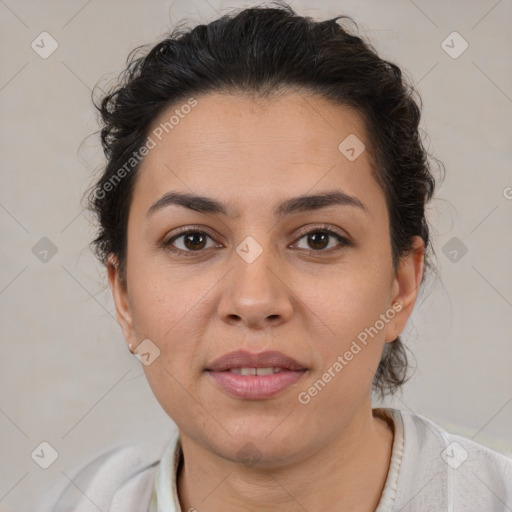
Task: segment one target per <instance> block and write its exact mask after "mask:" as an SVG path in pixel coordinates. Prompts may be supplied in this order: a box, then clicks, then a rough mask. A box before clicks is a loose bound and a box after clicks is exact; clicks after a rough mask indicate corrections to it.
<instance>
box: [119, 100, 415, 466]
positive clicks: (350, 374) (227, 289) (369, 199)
mask: <svg viewBox="0 0 512 512" xmlns="http://www.w3.org/2000/svg"><path fill="white" fill-rule="evenodd" d="M175 110H178V111H180V105H174V106H172V108H169V109H168V110H167V111H166V112H164V113H163V114H162V115H161V116H160V118H159V119H158V120H157V121H156V122H155V123H154V125H153V126H152V129H151V131H150V134H149V135H150V136H151V137H152V139H153V140H154V142H155V143H156V145H155V147H154V148H153V149H151V150H150V151H149V153H148V154H147V156H146V157H145V159H144V161H143V163H142V165H141V168H140V169H139V175H138V179H137V182H136V184H135V187H134V193H133V199H132V203H131V207H130V212H129V220H128V242H127V261H126V276H127V280H126V287H124V286H123V284H122V282H121V281H120V280H119V279H118V277H119V276H118V274H117V270H116V268H115V266H114V265H110V266H109V277H110V282H111V285H112V288H113V291H114V298H115V303H116V308H117V313H118V318H119V320H120V324H121V326H122V328H123V332H124V334H125V337H126V340H127V342H128V343H131V344H133V346H134V347H136V346H137V345H139V344H140V343H141V342H143V340H150V341H145V342H144V343H145V345H141V347H143V350H142V352H144V354H145V355H144V356H142V361H143V362H144V363H149V364H145V365H144V366H143V368H144V371H145V373H146V376H147V379H148V381H149V384H150V386H151V388H152V390H153V392H154V394H155V396H156V398H157V399H158V401H159V402H160V404H161V405H162V407H163V408H164V410H165V411H166V412H167V413H168V414H169V416H170V417H171V418H172V419H173V420H174V421H175V422H176V424H177V425H178V427H179V429H180V431H181V433H182V435H186V436H188V438H190V439H193V440H194V442H195V443H197V444H198V445H200V446H201V447H202V448H204V449H207V450H209V451H211V452H214V453H216V454H218V455H219V456H221V457H223V458H225V459H228V460H233V461H237V460H240V458H241V457H243V456H245V455H247V454H245V453H244V450H245V451H247V450H248V448H247V447H250V450H249V451H251V450H252V451H254V452H256V453H257V457H258V458H259V459H260V464H267V465H268V466H271V465H273V464H280V463H284V462H285V461H288V462H292V461H296V460H300V459H304V458H305V457H307V456H308V455H310V454H312V453H314V452H315V451H316V450H318V449H319V448H320V447H321V446H322V445H325V444H326V443H327V442H328V441H329V440H331V439H332V438H333V437H334V436H336V435H338V434H339V433H340V432H342V431H344V429H347V428H348V427H349V426H350V425H354V424H355V423H354V422H357V421H362V420H361V418H365V419H366V418H368V417H369V416H368V414H369V411H370V407H371V402H370V396H371V395H370V390H371V383H372V379H373V377H374V374H375V371H376V369H377V367H378V364H379V360H380V358H381V354H382V350H383V348H384V345H385V343H387V342H391V341H392V340H394V339H395V338H396V337H397V335H398V334H399V333H400V332H401V331H402V330H403V328H404V326H405V324H406V322H407V318H408V317H409V315H410V313H411V310H412V307H413V304H414V300H415V298H416V290H417V287H418V284H419V280H420V278H421V272H422V250H423V247H422V244H421V243H419V241H418V240H419V239H418V240H416V242H418V243H417V251H416V252H415V253H413V254H412V255H411V256H409V257H407V258H405V259H404V260H403V262H402V265H401V267H400V269H399V271H398V273H395V272H394V271H393V268H392V256H391V254H392V253H391V245H390V234H389V218H388V211H387V207H386V201H385V196H384V193H383V191H382V190H381V189H380V188H379V186H378V184H377V182H376V181H375V179H374V178H373V176H372V173H371V159H370V154H369V152H370V151H369V148H370V143H369V141H368V139H367V135H366V132H365V128H364V124H363V122H362V118H361V117H360V116H359V114H358V113H357V112H355V111H354V110H351V109H349V108H344V107H341V106H337V105H334V104H332V103H330V102H328V101H327V100H325V99H323V98H320V97H318V96H304V95H299V94H291V93H290V94H289V95H287V96H282V97H280V98H275V99H273V100H272V101H271V102H268V103H265V104H264V103H256V102H255V101H254V100H253V99H250V98H249V97H245V96H234V95H220V94H208V95H205V96H200V97H197V104H196V106H194V107H193V108H191V109H182V110H181V112H185V111H186V112H188V113H187V114H186V115H185V114H183V113H182V114H181V116H179V122H176V120H174V123H173V124H172V127H170V126H171V125H169V124H168V125H167V130H165V129H164V130H163V129H162V128H161V127H160V129H158V127H159V125H160V123H163V122H166V121H169V118H170V117H171V115H173V114H174V112H175ZM189 110H190V111H189ZM176 119H178V118H176ZM166 131H167V133H166ZM152 133H153V134H152ZM155 134H159V136H158V137H157V136H155ZM347 137H349V139H347V140H346V141H345V139H346V138H347ZM356 137H357V138H356ZM159 139H161V140H159ZM344 141H345V142H344ZM340 144H341V146H340ZM362 144H364V145H365V146H366V149H363V146H362ZM151 145H153V144H151ZM358 153H360V154H358ZM171 192H174V193H179V194H187V195H189V196H201V197H203V198H208V200H209V201H212V202H215V203H216V204H219V205H222V206H223V209H224V210H225V211H224V212H223V213H220V212H219V211H217V210H220V209H219V208H200V207H198V209H199V210H201V211H197V210H194V209H192V208H189V207H187V206H186V205H185V204H184V203H183V202H182V204H181V205H180V204H176V203H174V202H172V201H161V202H160V203H159V206H157V207H155V208H151V207H152V206H153V205H155V203H157V201H159V200H160V199H161V198H162V197H164V196H165V195H166V194H169V193H171ZM328 193H329V194H339V195H338V196H337V199H338V201H330V202H329V201H324V202H323V201H322V200H321V198H316V199H315V200H311V201H307V200H303V201H297V200H296V198H298V197H302V198H307V197H309V196H318V195H322V194H328ZM333 197H334V196H333ZM282 205H284V206H283V207H281V208H280V206H282ZM203 206H205V204H204V203H203ZM206 206H208V205H206ZM196 207H197V206H195V208H196ZM183 228H194V229H196V230H198V231H200V233H199V234H196V235H188V236H187V235H183V234H182V233H180V232H179V230H182V229H183ZM327 230H329V231H332V232H333V233H326V231H327ZM307 233H310V234H309V235H308V234H307ZM180 235H181V236H180ZM338 236H339V237H340V238H338ZM175 251H178V252H175ZM179 251H182V252H179ZM114 263H115V261H114ZM395 302H397V303H398V304H395V307H394V308H393V303H395ZM365 333H366V336H365ZM363 340H365V342H363ZM354 343H355V344H354ZM358 348H359V350H358ZM239 349H243V350H246V351H248V352H250V353H257V354H259V353H262V352H265V351H278V352H281V353H282V354H284V355H286V356H288V357H291V358H293V359H295V360H296V361H297V362H298V363H299V364H300V367H301V368H302V370H301V371H295V372H292V371H290V370H283V371H286V372H288V373H286V374H284V376H283V375H281V376H280V377H278V378H275V376H258V375H256V376H255V375H249V376H244V375H234V376H233V373H232V372H230V376H226V375H220V376H219V375H218V374H217V377H218V378H213V374H214V372H211V371H208V369H211V367H212V363H213V362H214V361H215V360H216V359H218V358H219V357H220V356H223V355H225V354H227V353H229V352H232V351H235V350H239ZM336 363H338V364H336ZM218 373H221V372H218ZM260 378H261V379H266V381H265V382H266V383H267V384H266V385H268V386H274V385H277V384H276V382H281V383H282V382H287V383H288V385H287V386H285V387H284V388H282V389H281V388H277V389H278V390H277V391H276V388H272V389H273V393H268V392H267V393H266V394H265V390H263V391H262V389H261V388H262V384H261V383H263V381H260V384H258V383H257V382H256V384H250V385H254V386H255V387H254V388H253V394H251V393H250V392H249V391H247V392H242V391H240V389H242V387H243V384H241V382H242V380H243V381H244V382H246V383H247V382H249V379H250V380H251V382H255V379H260ZM279 379H281V380H279ZM221 381H222V382H226V381H229V382H231V383H232V386H234V388H235V391H233V388H226V387H224V386H223V385H221V384H220V383H219V382H221ZM315 383H316V384H315ZM263 387H265V386H263ZM236 389H238V390H239V391H238V392H237V391H236ZM265 389H267V388H265ZM315 390H316V391H315ZM267 391H268V390H267ZM244 393H245V394H244ZM247 443H250V444H247Z"/></svg>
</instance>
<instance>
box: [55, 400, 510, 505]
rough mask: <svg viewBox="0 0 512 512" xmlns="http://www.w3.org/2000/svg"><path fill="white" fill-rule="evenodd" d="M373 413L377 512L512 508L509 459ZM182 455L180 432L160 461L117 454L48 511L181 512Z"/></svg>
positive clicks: (408, 418) (416, 421)
mask: <svg viewBox="0 0 512 512" xmlns="http://www.w3.org/2000/svg"><path fill="white" fill-rule="evenodd" d="M374 411H375V412H376V414H379V415H382V416H385V417H387V418H389V419H390V420H391V421H392V423H393V426H394V440H393V449H392V454H391V462H390V466H389V470H388V474H387V477H386V483H385V486H384V490H383V492H382V495H381V498H380V501H379V505H378V507H377V509H376V510H375V512H398V511H400V512H511V511H512V459H510V458H508V457H506V456H504V455H502V454H500V453H498V452H495V451H493V450H491V449H489V448H486V447H484V446H483V445H480V444H478V443H476V442H474V441H472V440H470V439H467V438H465V437H461V436H458V435H454V434H450V433H448V432H446V431H445V430H444V429H442V428H441V427H440V426H439V425H437V424H436V423H434V422H432V421H431V420H429V419H427V418H425V417H423V416H420V415H418V414H414V413H411V412H408V411H401V410H398V409H391V408H376V409H374ZM181 457H182V451H181V443H180V438H179V435H178V434H176V435H175V436H173V438H172V439H171V440H170V442H169V443H168V444H167V446H166V447H165V449H164V451H163V454H162V456H161V457H160V459H158V458H155V457H153V458H149V460H148V457H147V456H146V457H145V453H144V451H143V450H142V449H141V448H140V447H135V446H128V447H123V448H120V449H117V450H115V451H114V452H113V453H111V454H109V456H108V457H107V458H106V459H104V460H103V461H102V464H101V465H100V467H99V469H98V471H97V472H96V473H95V474H94V476H93V478H92V479H91V481H90V482H89V484H88V485H87V486H86V487H87V488H86V490H85V491H84V494H83V495H81V496H79V498H78V501H77V502H76V503H74V502H73V503H72V499H71V498H68V499H63V496H61V499H59V500H58V501H57V503H55V505H54V506H53V508H49V509H48V510H51V511H52V512H70V511H73V512H97V511H98V508H99V509H100V510H103V511H105V512H106V511H109V512H186V511H182V510H181V508H180V503H179V499H178V491H177V481H176V476H177V469H178V465H179V464H180V460H181ZM73 481H75V479H73ZM71 485H72V484H70V485H69V486H68V487H71ZM82 489H83V487H82ZM64 494H65V493H64ZM80 494H81V493H80ZM45 510H46V509H45Z"/></svg>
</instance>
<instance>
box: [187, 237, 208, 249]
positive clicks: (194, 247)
mask: <svg viewBox="0 0 512 512" xmlns="http://www.w3.org/2000/svg"><path fill="white" fill-rule="evenodd" d="M194 237H197V238H203V239H204V236H203V235H202V234H201V233H189V234H188V235H186V236H185V246H186V247H187V249H197V247H196V244H197V243H199V244H200V243H201V242H197V240H196V241H195V242H194ZM191 241H192V247H190V244H189V242H191ZM203 244H204V240H203Z"/></svg>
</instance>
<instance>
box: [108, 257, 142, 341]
mask: <svg viewBox="0 0 512 512" xmlns="http://www.w3.org/2000/svg"><path fill="white" fill-rule="evenodd" d="M107 273H108V281H109V284H110V289H111V291H112V296H113V298H114V304H115V307H116V316H117V321H118V323H119V326H120V327H121V330H122V331H123V334H124V337H125V339H126V343H127V344H128V345H130V344H133V345H134V346H136V345H137V343H136V337H135V331H134V329H133V319H132V312H131V308H130V302H129V300H128V288H127V285H126V282H125V281H124V279H123V278H122V276H121V273H120V271H119V262H118V260H117V258H116V256H115V255H114V254H110V256H109V257H108V262H107Z"/></svg>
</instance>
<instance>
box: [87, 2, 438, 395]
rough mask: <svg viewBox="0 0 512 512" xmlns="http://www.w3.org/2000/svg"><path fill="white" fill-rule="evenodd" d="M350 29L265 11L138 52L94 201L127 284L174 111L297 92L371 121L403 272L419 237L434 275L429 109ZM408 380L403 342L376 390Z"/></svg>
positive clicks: (125, 80) (103, 107)
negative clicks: (146, 196) (231, 97)
mask: <svg viewBox="0 0 512 512" xmlns="http://www.w3.org/2000/svg"><path fill="white" fill-rule="evenodd" d="M340 19H341V20H343V21H345V20H348V21H349V22H352V23H354V22H353V20H352V19H351V18H349V17H347V16H337V17H335V18H333V19H329V20H326V21H315V20H313V19H311V18H309V17H302V16H299V15H297V13H296V12H295V11H294V10H293V9H292V8H291V7H289V6H286V5H285V6H282V5H280V6H278V7H261V6H260V7H254V8H248V9H244V10H240V11H237V12H233V13H231V14H228V15H224V16H222V17H220V18H219V19H217V20H215V21H212V22H211V23H208V24H206V25H205V24H201V25H197V26H195V27H193V28H182V27H179V26H177V27H176V28H175V29H174V30H173V31H172V32H171V33H170V34H169V35H167V36H166V37H165V38H164V39H163V40H161V41H160V42H159V43H158V44H156V45H154V46H153V47H150V48H149V50H148V48H147V47H148V46H149V45H143V46H139V47H137V48H135V49H134V50H133V51H132V52H130V54H129V56H128V58H127V66H126V67H125V69H124V71H123V72H122V73H121V75H120V76H119V78H118V80H117V81H116V83H115V85H114V86H112V87H111V88H110V89H109V91H108V92H107V93H105V94H104V96H103V97H102V99H101V102H100V103H99V104H96V103H95V107H96V108H97V109H98V111H99V114H100V116H101V123H102V124H101V143H102V147H103V151H104V153H105V156H106V159H107V164H106V166H105V168H104V169H103V172H102V175H101V177H100V178H99V179H98V180H97V182H96V183H95V184H94V185H93V186H92V187H91V188H90V190H89V191H88V198H87V207H88V208H89V210H91V211H92V212H93V213H94V214H95V215H96V217H97V219H98V221H99V233H98V234H97V237H96V238H95V240H94V241H93V242H92V244H93V246H94V247H93V250H94V252H95V254H96V255H97V257H98V258H99V260H100V261H101V262H102V263H103V264H107V261H108V257H109V255H111V254H113V255H115V257H116V259H117V261H118V265H119V271H120V275H121V278H123V276H125V260H126V243H127V220H128V212H129V208H130V203H131V198H132V193H133V188H134V183H135V179H136V176H137V170H138V168H139V167H140V161H141V159H140V158H138V159H136V158H134V155H136V154H138V150H139V148H141V147H142V146H143V145H144V142H145V141H146V139H147V136H148V131H149V129H150V126H151V125H152V123H153V122H154V120H155V119H156V118H157V117H158V116H159V114H160V113H161V112H162V111H163V110H164V109H167V108H169V106H170V105H172V104H176V103H177V102H179V101H184V100H186V99H187V98H190V97H191V95H200V94H207V93H211V92H221V93H226V94H248V95H251V96H254V97H257V98H269V97H271V96H272V95H275V94H278V93H280V92H286V91H290V90H294V91H295V90H296V91H304V92H308V93H314V94H317V95H321V96H323V97H324V98H326V99H329V100H331V101H332V102H334V103H336V104H340V105H346V106H349V107H352V108H354V109H355V110H356V111H358V112H359V113H360V114H361V116H362V118H363V119H364V122H365V126H366V128H367V131H368V134H369V139H370V145H371V150H372V152H371V154H372V156H373V158H374V160H375V162H376V163H377V164H378V165H374V168H372V173H373V175H374V178H375V179H376V181H377V183H378V184H379V186H380V187H381V189H382V190H383V193H384V195H385V198H386V203H387V208H388V212H389V219H390V240H391V248H392V261H393V267H394V269H395V271H396V270H397V268H398V265H399V262H400V259H401V258H402V257H403V256H404V255H406V254H407V253H408V252H410V251H411V249H412V237H414V236H415V235H419V236H420V237H421V238H422V239H423V241H424V243H425V259H424V264H425V269H428V268H430V263H429V252H431V251H432V244H431V241H430V238H429V226H428V223H427V221H426V216H425V206H426V204H427V202H428V201H430V199H431V198H432V196H433V192H434V187H435V179H434V177H433V175H432V173H431V167H430V160H431V157H430V156H429V155H428V153H427V151H426V149H425V147H424V145H423V143H422V140H421V137H420V131H419V121H420V108H421V99H420V98H419V96H418V94H417V92H416V91H415V89H414V88H413V87H412V86H411V85H410V84H409V83H408V81H407V80H406V79H405V77H404V76H403V73H402V71H401V70H400V68H399V67H398V66H397V65H396V64H393V63H391V62H388V61H386V60H383V59H382V58H380V57H379V56H378V55H377V52H376V51H375V49H374V48H373V46H372V45H371V44H370V43H369V42H368V41H366V40H365V39H363V38H362V37H359V36H357V35H355V34H353V33H350V32H349V31H348V30H347V29H346V28H343V27H342V26H341V24H340V23H338V20H340ZM354 26H356V27H357V25H356V24H355V23H354ZM140 51H141V52H142V54H141V55H138V52H140ZM93 102H94V100H93ZM127 162H130V166H128V167H127V165H126V163H127ZM121 170H124V172H120V171H121ZM121 178H122V179H121ZM424 277H425V275H424V276H422V282H423V279H424ZM124 278H125V277H124ZM407 370H408V359H407V354H406V351H405V345H404V344H403V343H402V341H401V340H400V337H397V338H396V340H394V342H392V343H390V344H389V343H388V344H386V348H385V349H384V350H383V354H382V359H381V361H380V363H379V367H378V369H377V372H376V374H375V377H374V380H373V389H374V390H375V391H377V392H378V393H379V394H380V396H381V397H384V396H385V395H386V394H393V393H395V391H396V390H397V389H398V388H400V386H401V385H402V384H403V383H404V382H405V381H406V380H407V378H408V377H407Z"/></svg>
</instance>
